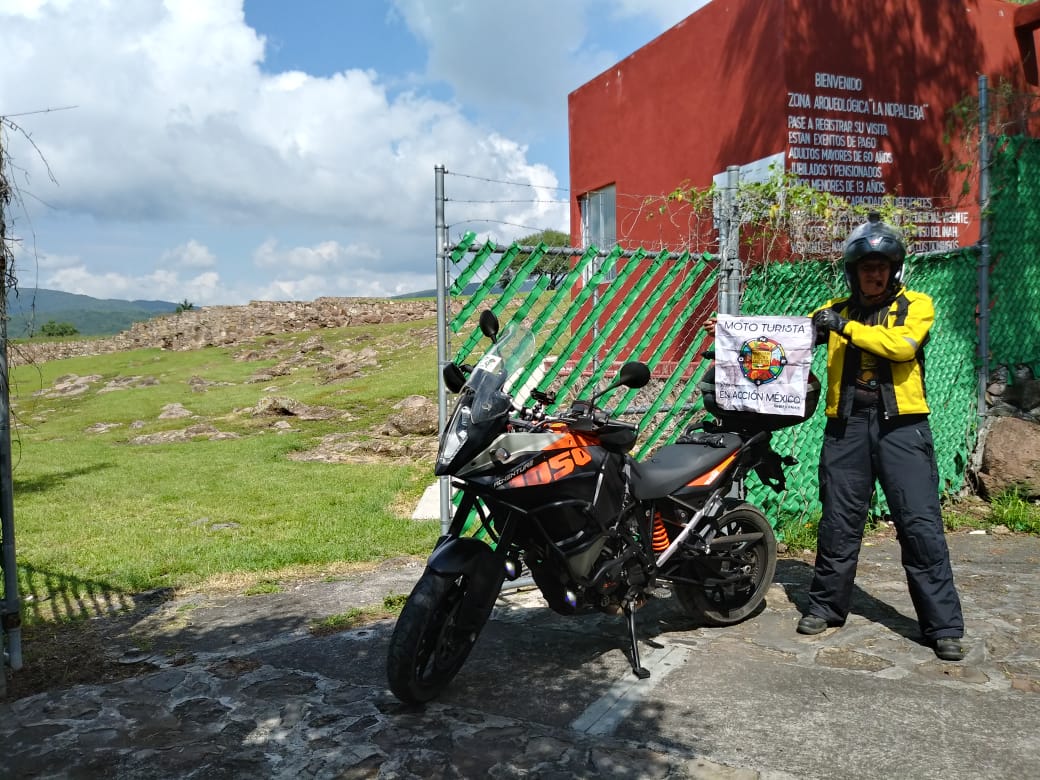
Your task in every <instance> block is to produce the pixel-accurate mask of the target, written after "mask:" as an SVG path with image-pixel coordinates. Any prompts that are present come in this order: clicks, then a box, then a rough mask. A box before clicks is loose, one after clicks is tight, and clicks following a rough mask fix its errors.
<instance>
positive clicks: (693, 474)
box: [632, 433, 744, 501]
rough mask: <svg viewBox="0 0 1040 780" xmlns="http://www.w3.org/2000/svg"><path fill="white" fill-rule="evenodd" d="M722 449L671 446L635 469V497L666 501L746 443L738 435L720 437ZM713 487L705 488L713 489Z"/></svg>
mask: <svg viewBox="0 0 1040 780" xmlns="http://www.w3.org/2000/svg"><path fill="white" fill-rule="evenodd" d="M720 435H721V436H722V437H723V440H722V445H723V446H721V447H716V446H710V445H706V444H671V445H668V446H666V447H662V448H661V449H659V450H658V451H657V452H655V453H654V455H653V457H651V458H650V459H649V460H644V461H642V462H641V463H636V464H635V467H634V468H633V469H632V495H633V496H635V498H636V499H638V500H640V501H645V500H648V499H654V498H663V497H664V496H667V495H670V494H671V493H674V492H676V491H677V490H679V489H680V488H682V487H684V486H687V485H688V484H689V483H690V482H692V481H694V480H695V479H697V478H698V477H700V476H702V475H703V474H706V473H707V472H709V471H711V470H712V469H713V468H715V467H716V466H718V465H719V464H720V463H722V462H723V461H724V460H726V458H728V457H729V456H730V455H732V454H733V453H734V452H736V451H737V450H738V449H740V447H741V445H742V444H743V443H744V440H743V439H742V438H741V437H740V436H739V435H737V434H735V433H723V434H720ZM714 487H715V486H714V485H706V486H705V489H706V490H707V489H712V488H714Z"/></svg>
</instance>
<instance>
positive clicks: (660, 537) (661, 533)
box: [650, 512, 670, 553]
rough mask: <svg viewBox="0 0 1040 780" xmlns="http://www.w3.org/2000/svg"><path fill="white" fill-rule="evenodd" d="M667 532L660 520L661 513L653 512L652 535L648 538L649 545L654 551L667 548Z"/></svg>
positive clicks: (661, 550)
mask: <svg viewBox="0 0 1040 780" xmlns="http://www.w3.org/2000/svg"><path fill="white" fill-rule="evenodd" d="M669 544H670V542H669V541H668V532H667V531H666V530H665V529H664V521H662V520H661V513H660V512H654V535H653V537H652V538H651V540H650V546H651V547H652V548H653V550H654V552H655V553H659V552H664V551H665V550H667V549H668V545H669Z"/></svg>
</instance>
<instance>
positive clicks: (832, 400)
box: [797, 212, 965, 661]
mask: <svg viewBox="0 0 1040 780" xmlns="http://www.w3.org/2000/svg"><path fill="white" fill-rule="evenodd" d="M905 257H906V247H905V245H904V243H903V240H902V238H901V236H900V234H899V232H898V231H897V230H895V229H894V228H893V227H892V226H890V225H887V224H885V223H884V222H882V221H881V217H880V215H879V214H878V213H877V212H871V213H870V215H869V216H868V220H867V222H865V223H864V224H862V225H860V226H859V227H857V228H856V229H855V230H853V232H852V233H851V234H850V235H849V237H848V238H847V239H846V241H845V245H844V252H843V257H842V261H843V264H844V271H845V281H846V283H847V284H848V287H849V291H850V295H848V296H847V297H843V298H836V299H833V300H830V301H827V303H825V304H824V305H823V306H821V307H820V308H819V309H817V310H816V311H815V312H813V314H812V321H813V324H814V325H815V326H816V331H817V343H818V344H822V343H826V344H827V400H826V414H827V423H826V428H825V430H824V439H823V447H822V450H821V453H820V470H819V478H820V499H821V503H822V506H823V515H822V517H821V519H820V526H819V532H818V539H817V554H816V562H815V568H814V574H813V580H812V584H811V586H810V588H809V607H808V610H807V612H806V614H805V615H804V616H803V617H802V618H801V620H800V621H799V622H798V626H797V630H798V632H799V633H801V634H809V635H812V634H819V633H821V632H822V631H825V630H826V629H827V628H830V627H834V626H840V625H842V624H844V622H845V619H846V617H847V615H848V612H849V607H850V602H851V600H852V586H853V581H854V580H855V576H856V565H857V562H858V560H859V553H860V546H861V544H862V541H863V531H864V527H865V525H866V520H867V512H868V509H869V505H870V499H871V497H872V495H873V492H874V483H875V481H877V482H879V483H880V485H881V489H882V490H883V491H884V494H885V498H886V500H887V502H888V507H889V509H890V511H891V516H892V520H893V522H894V524H895V527H896V533H897V538H898V540H899V544H900V547H901V549H902V563H903V569H904V571H905V572H906V581H907V586H908V588H909V591H910V597H911V600H912V601H913V605H914V609H915V611H916V612H917V620H918V624H919V625H920V628H921V634H922V635H923V637H924V641H925V642H926V643H927V644H928V645H930V646H931V647H932V648H933V649H934V651H935V654H936V655H937V656H938V657H939V658H941V659H943V660H947V661H960V660H962V659H963V658H964V655H965V650H964V647H963V645H962V643H961V639H962V637H963V635H964V619H963V616H962V614H961V604H960V598H959V596H958V595H957V590H956V588H955V586H954V582H953V569H952V566H951V565H950V554H949V549H948V547H947V545H946V537H945V536H944V534H943V524H942V513H941V506H940V499H939V475H938V467H937V465H936V460H935V452H934V446H933V442H932V432H931V428H930V426H929V423H928V414H929V408H928V403H927V400H926V398H925V386H924V376H925V373H924V371H925V369H924V348H925V344H926V342H927V341H928V334H929V330H930V329H931V327H932V322H933V320H934V318H935V309H934V307H933V305H932V299H931V298H930V297H928V296H927V295H925V294H923V293H920V292H914V291H912V290H909V289H907V288H906V287H905V286H904V285H903V283H902V279H903V264H904V260H905Z"/></svg>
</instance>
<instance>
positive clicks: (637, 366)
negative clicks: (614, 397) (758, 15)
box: [589, 360, 650, 402]
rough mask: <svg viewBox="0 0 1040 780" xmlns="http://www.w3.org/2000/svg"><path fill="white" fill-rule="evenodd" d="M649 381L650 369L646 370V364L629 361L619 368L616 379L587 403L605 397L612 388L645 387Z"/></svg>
mask: <svg viewBox="0 0 1040 780" xmlns="http://www.w3.org/2000/svg"><path fill="white" fill-rule="evenodd" d="M649 381H650V369H649V368H647V366H646V363H640V362H639V361H638V360H631V361H629V362H628V363H625V365H623V366H622V367H621V371H619V372H618V377H617V379H615V380H614V381H613V382H611V383H610V384H609V385H607V386H606V387H604V388H603V389H602V390H600V391H599V392H598V393H596V394H595V395H594V396H592V398H590V399H589V401H590V402H592V401H595V400H596V399H597V398H599V397H600V396H603V395H606V394H607V393H609V392H610V391H611V390H613V389H614V388H617V387H621V386H622V385H624V386H625V387H646V383H647V382H649Z"/></svg>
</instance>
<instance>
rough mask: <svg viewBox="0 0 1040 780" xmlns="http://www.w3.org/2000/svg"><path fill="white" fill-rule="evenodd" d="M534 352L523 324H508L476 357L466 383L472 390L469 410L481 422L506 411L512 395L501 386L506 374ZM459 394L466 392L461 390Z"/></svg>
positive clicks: (524, 361) (531, 339) (510, 372)
mask: <svg viewBox="0 0 1040 780" xmlns="http://www.w3.org/2000/svg"><path fill="white" fill-rule="evenodd" d="M534 355H535V339H534V334H533V333H532V332H531V331H530V330H528V329H527V328H522V327H514V326H510V327H508V328H506V329H505V330H504V331H503V332H502V336H501V338H499V339H498V341H497V342H496V343H495V344H494V346H492V347H491V349H489V350H488V351H487V352H486V353H485V354H484V357H482V358H481V359H480V361H479V362H478V363H477V365H476V367H475V368H474V369H473V373H472V374H470V377H469V380H468V381H467V382H466V387H467V388H468V389H470V390H471V391H472V401H471V402H470V414H471V415H472V419H473V422H474V423H481V422H484V421H486V420H491V419H494V418H496V417H500V416H502V415H503V414H508V413H509V410H510V408H511V405H512V397H511V396H510V395H509V394H507V393H506V392H504V390H503V388H504V387H505V385H506V381H507V380H508V378H509V377H510V376H514V375H515V374H516V373H517V372H518V371H520V370H521V369H522V368H524V367H525V366H526V365H527V364H528V363H529V362H530V361H531V360H532V358H534ZM463 395H468V394H467V393H466V391H465V390H463Z"/></svg>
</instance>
